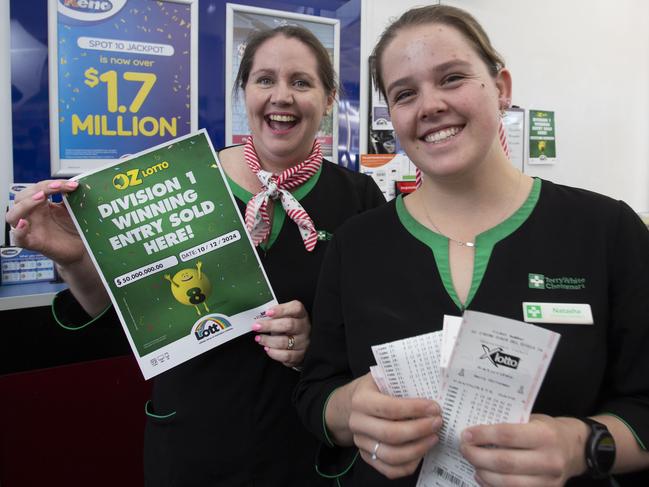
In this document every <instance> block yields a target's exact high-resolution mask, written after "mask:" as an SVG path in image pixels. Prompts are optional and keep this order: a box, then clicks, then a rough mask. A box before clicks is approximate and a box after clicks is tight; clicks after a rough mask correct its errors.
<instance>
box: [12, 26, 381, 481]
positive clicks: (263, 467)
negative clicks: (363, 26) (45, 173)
mask: <svg viewBox="0 0 649 487" xmlns="http://www.w3.org/2000/svg"><path fill="white" fill-rule="evenodd" d="M237 84H238V86H239V87H240V88H242V89H243V93H244V97H245V104H246V110H247V115H248V120H249V124H250V127H251V131H252V137H250V138H249V139H248V141H247V142H246V144H245V145H242V146H234V147H228V148H225V149H223V150H221V151H220V152H219V159H220V161H221V163H222V167H223V169H224V171H225V173H226V175H227V176H228V178H229V183H230V186H231V188H232V191H233V193H234V195H235V198H236V201H237V204H238V206H239V209H240V211H241V214H242V215H244V216H245V220H246V226H247V227H248V229H249V232H250V234H251V237H252V238H253V242H254V243H255V244H256V245H257V248H258V253H259V257H260V259H261V261H262V264H263V266H264V268H265V271H266V273H267V275H268V277H269V280H270V282H271V284H272V286H273V289H274V291H275V294H276V296H277V299H278V301H279V302H280V303H281V304H279V305H277V306H275V307H273V308H271V309H269V310H267V313H266V314H267V316H268V317H269V319H266V320H259V321H258V322H256V323H251V330H252V331H253V332H254V336H251V335H244V336H242V337H239V338H237V339H234V340H231V341H230V342H227V343H225V344H223V345H221V346H219V347H217V348H215V349H214V350H212V351H210V352H207V353H205V354H203V355H201V356H199V357H196V358H194V359H192V360H190V361H189V362H186V363H184V364H182V365H179V366H178V367H176V368H174V369H172V370H170V371H168V372H165V373H163V374H161V375H160V376H158V377H156V379H155V381H154V391H153V397H152V399H151V401H149V403H147V406H146V412H147V416H148V421H147V428H146V437H145V476H146V483H147V485H152V486H206V485H227V486H253V485H268V486H291V485H294V486H296V487H297V486H300V487H302V486H305V485H318V484H319V483H320V482H323V480H322V479H320V478H318V477H317V475H316V474H315V471H314V467H313V460H314V455H315V446H316V445H315V439H313V438H311V437H310V435H309V434H308V433H307V432H306V430H305V429H304V428H303V427H302V425H301V424H300V422H299V420H298V418H297V415H296V413H295V411H294V409H293V407H292V405H291V400H290V397H291V392H292V389H293V387H294V385H295V384H296V382H297V379H298V376H299V372H298V371H296V370H294V368H295V367H297V366H299V365H301V362H302V358H303V356H304V353H305V351H306V349H307V348H308V346H309V336H310V313H311V304H312V301H313V298H314V294H315V286H316V281H317V278H318V275H319V272H320V266H321V262H322V259H323V256H324V252H325V250H326V248H327V245H328V240H329V239H330V238H331V235H332V234H333V233H334V232H335V231H336V229H337V228H338V226H339V225H340V224H342V223H343V222H344V221H345V220H347V219H348V218H349V217H351V216H353V215H355V214H358V213H361V212H363V211H364V210H366V209H368V208H371V207H375V206H378V205H380V204H381V203H382V202H383V201H384V200H383V196H382V194H381V192H380V191H379V189H378V187H377V186H376V185H375V184H374V182H373V181H372V180H371V179H370V178H369V177H367V176H364V175H360V174H357V173H354V172H352V171H349V170H346V169H344V168H341V167H339V166H337V165H336V164H333V163H331V162H329V161H326V160H324V159H323V158H322V153H321V151H320V147H319V144H318V142H317V141H316V140H315V139H316V134H317V132H318V128H319V126H320V122H321V120H322V118H323V116H324V114H325V113H326V112H327V111H328V110H330V109H331V107H332V105H333V103H334V101H335V96H336V91H337V86H336V81H335V74H334V70H333V67H332V65H331V61H330V59H329V56H328V53H327V51H326V50H325V48H324V47H323V46H322V45H321V44H320V42H319V41H318V40H317V38H316V37H315V36H313V34H311V33H310V32H309V31H308V30H305V29H303V28H300V27H293V26H285V27H279V28H277V29H274V30H269V31H264V32H261V33H258V34H256V35H254V36H253V37H252V38H251V39H249V41H248V43H247V47H246V51H245V53H244V56H243V58H242V62H241V67H240V70H239V74H238V76H237ZM75 189H76V183H74V182H69V181H68V182H66V181H61V180H55V181H52V180H50V181H42V182H40V183H38V184H36V185H35V186H34V187H33V188H30V189H29V190H25V191H23V192H22V193H21V195H20V198H19V199H18V201H17V202H16V205H15V206H14V207H13V208H12V209H11V211H10V212H9V213H8V214H7V221H8V222H9V223H10V224H11V225H12V226H13V228H14V230H13V232H14V236H15V238H16V240H17V242H18V244H19V245H22V246H24V247H28V248H32V249H35V250H38V251H40V252H42V253H43V254H45V255H47V256H49V257H50V258H52V259H53V260H55V261H56V263H57V267H58V269H59V272H60V274H61V276H63V277H64V279H65V280H66V282H67V283H68V284H69V286H70V291H66V292H64V293H62V295H60V296H59V297H58V298H57V299H56V301H55V306H56V312H57V315H58V316H63V317H67V319H66V321H67V322H69V323H77V324H78V323H81V322H83V321H84V320H86V321H88V320H90V319H97V320H107V321H112V322H115V326H118V325H117V323H118V320H117V318H116V316H115V315H114V313H113V312H112V311H107V312H106V313H104V314H103V315H101V313H102V311H103V310H104V309H105V308H106V306H107V304H108V297H107V296H106V293H105V291H104V289H103V286H102V284H101V282H100V280H99V278H98V276H97V274H96V272H95V271H94V268H93V266H92V263H91V261H90V259H89V256H88V254H87V253H86V252H85V250H84V247H83V244H82V242H81V240H80V239H79V236H78V235H77V234H76V231H75V229H74V226H73V225H72V223H71V221H70V219H69V217H68V214H67V212H66V210H65V208H62V207H61V206H60V205H56V204H53V203H50V202H49V201H48V197H49V196H50V195H52V194H55V193H66V192H70V191H74V190H75ZM77 302H78V303H79V304H80V305H81V306H82V307H83V309H84V310H85V313H83V314H82V313H81V312H79V304H77ZM99 315H101V316H99ZM91 326H92V325H91Z"/></svg>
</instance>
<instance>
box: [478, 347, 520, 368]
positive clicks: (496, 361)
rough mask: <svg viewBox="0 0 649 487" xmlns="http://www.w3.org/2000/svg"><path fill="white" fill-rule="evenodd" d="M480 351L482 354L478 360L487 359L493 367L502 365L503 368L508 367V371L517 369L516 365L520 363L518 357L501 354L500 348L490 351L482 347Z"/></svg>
mask: <svg viewBox="0 0 649 487" xmlns="http://www.w3.org/2000/svg"><path fill="white" fill-rule="evenodd" d="M482 350H484V353H483V354H482V356H481V357H480V358H481V359H485V358H488V359H489V362H491V363H492V364H493V365H494V366H495V367H498V366H499V365H502V366H504V367H509V368H510V369H517V368H518V364H519V362H520V361H521V359H520V358H519V357H516V356H514V355H510V354H508V353H505V352H503V349H502V347H496V348H495V349H493V350H491V349H490V348H489V347H488V346H486V345H482Z"/></svg>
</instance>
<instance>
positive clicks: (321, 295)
mask: <svg viewBox="0 0 649 487" xmlns="http://www.w3.org/2000/svg"><path fill="white" fill-rule="evenodd" d="M374 59H375V65H374V76H375V80H376V82H377V86H378V87H379V89H380V90H381V91H382V93H383V94H384V96H385V98H386V100H387V103H388V106H389V109H390V115H391V119H392V123H393V125H394V128H395V132H396V135H397V137H398V139H399V142H400V144H401V146H402V147H403V148H404V150H405V151H406V153H407V155H408V156H409V158H410V159H411V160H412V161H413V162H414V163H415V164H416V165H417V167H418V168H419V169H420V171H421V172H422V175H423V183H422V185H421V187H420V188H419V189H417V191H415V192H414V193H411V194H409V195H407V196H405V197H404V196H399V197H398V198H396V199H395V200H393V201H392V202H390V203H389V204H387V205H384V206H382V207H381V208H377V209H375V210H372V211H369V212H367V213H365V214H363V215H361V216H359V217H357V218H355V219H353V220H351V221H350V222H348V223H346V224H345V225H344V226H343V227H342V228H341V229H340V230H339V231H338V232H336V235H335V237H334V239H333V241H332V243H331V245H330V247H329V250H328V253H327V257H326V259H325V263H324V266H323V271H322V273H321V276H320V282H319V287H318V293H317V296H316V301H315V305H314V323H313V329H312V335H311V345H310V347H309V350H308V352H307V355H306V359H305V364H304V372H303V375H302V378H301V380H300V383H299V385H298V388H297V390H296V394H295V400H296V404H297V407H298V410H299V412H300V414H301V416H302V419H303V420H304V421H305V424H306V425H307V426H308V428H309V429H310V430H311V431H312V432H313V433H314V434H316V435H317V436H318V437H319V438H320V440H321V442H322V444H323V445H322V447H321V451H320V460H319V463H318V466H319V470H320V471H321V472H323V473H325V474H327V475H329V476H330V477H333V478H337V479H338V482H339V484H340V485H354V486H367V485H372V486H383V485H386V486H387V485H399V486H414V485H415V484H416V483H417V479H418V476H417V475H418V472H419V469H420V466H421V460H422V458H423V457H424V455H426V453H427V452H429V451H433V452H434V451H435V449H436V448H440V445H439V434H440V429H441V428H442V424H443V420H442V416H443V413H444V411H443V404H439V403H438V402H436V401H434V400H429V399H421V398H398V397H392V396H390V395H387V394H382V393H381V392H379V388H378V387H377V385H375V382H374V380H373V378H372V377H371V376H370V374H369V373H368V370H369V368H370V367H371V366H373V365H374V363H375V362H374V357H373V355H372V350H371V347H372V346H376V345H380V344H385V343H387V342H393V341H395V340H399V339H402V338H406V337H416V336H419V335H422V334H424V333H428V332H432V331H435V330H440V329H441V326H442V321H443V317H444V316H445V315H449V316H459V315H462V314H463V312H464V311H465V310H470V311H479V312H483V313H489V314H491V315H499V316H501V317H505V318H510V319H513V320H517V321H519V322H520V321H528V322H534V324H535V325H536V326H540V327H542V328H546V329H547V330H551V331H554V332H556V333H558V334H560V335H561V338H560V340H559V342H558V346H557V348H556V352H555V355H554V358H553V360H552V362H551V363H550V366H549V369H548V372H547V375H546V376H545V380H544V382H543V383H542V385H541V388H540V392H539V394H538V397H537V400H536V403H535V405H534V408H533V411H532V412H533V413H534V414H532V415H531V419H530V421H529V422H528V423H525V424H503V423H500V424H490V425H487V424H482V425H473V426H470V427H467V428H466V429H464V430H463V431H462V432H461V434H458V438H457V442H458V443H457V450H458V451H459V454H460V455H461V458H463V459H464V460H466V461H467V462H468V464H469V467H470V468H469V469H468V470H465V471H464V472H460V473H462V475H468V480H466V481H465V480H462V479H461V478H460V477H459V476H457V475H453V474H452V473H449V472H443V471H441V470H440V471H439V472H437V473H438V476H437V477H436V478H435V479H434V482H433V483H430V482H429V481H430V478H426V479H423V478H422V479H420V481H421V483H420V484H419V485H422V486H425V485H480V486H506V485H510V486H514V485H516V486H544V487H545V486H558V485H564V484H567V485H609V482H610V481H611V476H612V475H613V476H615V477H616V478H617V480H618V482H619V483H620V485H649V480H648V476H647V473H648V472H647V471H646V469H647V468H649V452H647V448H648V447H649V421H648V420H647V418H649V378H648V377H647V374H646V372H645V371H646V370H648V369H649V323H648V321H647V320H648V317H649V232H647V229H646V227H645V226H644V225H643V224H642V222H641V221H640V219H639V218H638V217H637V215H636V214H635V213H634V212H633V211H632V210H631V209H630V208H629V207H628V206H627V205H626V204H625V203H623V202H621V201H615V200H612V199H610V198H607V197H604V196H602V195H598V194H595V193H591V192H589V191H585V190H581V189H577V188H571V187H567V186H562V185H558V184H554V183H552V182H549V181H546V180H541V179H533V178H531V177H528V176H526V175H524V174H522V173H521V172H520V171H518V170H517V169H515V168H514V167H513V165H512V164H511V163H510V162H509V160H508V159H507V156H506V155H505V153H504V151H503V148H502V146H501V144H500V142H499V139H498V126H499V119H500V116H501V112H502V111H503V110H504V109H506V108H507V107H508V106H509V105H510V99H511V93H512V76H511V74H510V72H509V71H508V70H507V69H506V68H505V63H504V61H503V60H502V58H501V57H500V55H499V54H498V53H497V52H496V51H495V49H494V48H493V47H492V45H491V43H490V41H489V39H488V37H487V35H486V34H485V32H484V31H483V29H482V27H481V26H480V25H479V24H478V23H477V21H476V20H475V19H474V18H473V17H472V16H471V15H470V14H468V13H467V12H465V11H463V10H460V9H457V8H453V7H449V6H445V5H434V6H427V7H422V8H416V9H412V10H409V11H408V12H406V13H404V14H403V15H402V16H401V17H400V18H399V19H398V20H396V21H395V22H394V23H393V24H392V25H390V26H389V27H388V28H387V29H386V31H385V32H384V33H383V35H382V37H381V38H380V40H379V42H378V44H377V46H376V47H375V50H374ZM386 256H394V259H395V262H393V263H392V264H391V265H377V263H378V262H382V261H384V260H385V258H386ZM524 304H527V305H529V307H528V308H525V307H524ZM548 307H549V309H557V310H559V311H562V310H563V311H565V314H566V315H567V314H571V313H573V314H574V313H581V314H582V316H583V317H584V319H583V320H582V321H581V322H580V323H575V322H574V316H573V317H571V319H567V318H566V319H560V317H559V318H557V317H556V316H553V317H551V318H552V319H544V316H545V315H544V313H543V311H544V310H546V309H548ZM559 314H560V313H559ZM588 316H590V317H591V319H587V317H588ZM521 326H525V325H524V324H523V325H521ZM483 352H484V353H483ZM480 354H483V356H484V357H485V361H486V360H492V361H493V362H494V363H495V364H497V365H499V366H500V367H501V370H506V367H505V365H507V366H508V367H510V368H514V367H515V366H517V365H518V358H517V357H516V356H513V355H506V353H505V352H502V353H501V351H500V350H497V349H493V350H492V349H489V350H484V351H483V350H480ZM478 358H479V357H478ZM503 373H504V372H503ZM452 426H453V425H450V426H449V427H452ZM628 473H634V474H635V477H630V476H628V475H625V474H628ZM435 482H438V483H435ZM634 482H635V483H634ZM643 482H644V483H643Z"/></svg>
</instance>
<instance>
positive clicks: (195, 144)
mask: <svg viewBox="0 0 649 487" xmlns="http://www.w3.org/2000/svg"><path fill="white" fill-rule="evenodd" d="M74 179H75V180H77V181H78V182H79V188H78V189H77V190H76V191H74V192H73V193H71V194H70V195H69V196H68V197H67V198H65V204H66V206H67V207H68V210H69V211H70V213H71V215H72V218H73V220H74V222H75V224H76V226H77V229H78V231H79V233H80V234H81V236H82V237H83V241H84V243H85V245H86V248H87V249H88V251H89V253H90V256H91V257H92V260H93V262H94V264H95V266H96V267H97V270H98V271H99V274H100V276H101V278H102V280H103V283H104V285H105V286H106V289H107V290H108V293H109V295H110V298H111V300H112V303H113V306H114V307H115V310H116V311H117V314H118V316H119V318H120V320H121V322H122V326H123V328H124V330H125V332H126V336H127V338H128V340H129V342H130V344H131V348H132V349H133V352H134V353H135V356H136V358H137V360H138V363H139V365H140V368H141V370H142V373H143V375H144V377H145V378H146V379H149V378H151V377H153V376H155V375H158V374H160V373H161V372H164V371H166V370H169V369H170V368H172V367H174V366H176V365H178V364H180V363H182V362H184V361H186V360H189V359H190V358H192V357H195V356H196V355H199V354H201V353H203V352H205V351H207V350H210V349H213V348H214V347H217V346H218V345H221V344H222V343H224V342H226V341H229V340H231V339H233V338H235V337H237V336H240V335H242V334H244V333H247V332H248V331H250V326H251V324H252V323H253V321H254V320H256V319H259V318H261V317H263V315H264V310H265V309H266V308H268V307H269V306H271V305H273V304H275V303H276V300H275V296H274V294H273V291H272V289H271V287H270V284H269V282H268V279H267V277H266V274H265V272H264V269H263V267H262V266H261V263H260V261H259V258H258V257H257V253H256V252H255V249H254V247H253V245H252V243H251V241H250V238H249V237H248V234H247V232H246V230H245V227H244V223H243V221H242V219H241V216H240V214H239V211H238V209H237V206H236V203H235V200H234V198H233V196H232V193H231V192H230V189H229V187H228V186H227V184H226V182H225V177H224V174H223V172H222V170H221V168H220V165H219V163H218V159H217V157H216V154H215V152H214V149H213V148H212V145H211V142H210V140H209V138H208V136H207V134H206V132H205V131H200V132H197V133H194V134H190V135H187V136H184V137H180V138H178V139H175V140H173V141H170V142H168V143H165V144H164V145H160V146H157V147H154V148H152V149H149V150H146V151H144V152H141V153H139V154H136V155H135V156H133V157H130V158H128V159H124V160H122V161H120V162H118V163H115V164H112V165H109V166H105V167H103V168H101V169H97V170H95V171H92V172H88V173H85V174H83V175H80V176H78V177H76V178H74Z"/></svg>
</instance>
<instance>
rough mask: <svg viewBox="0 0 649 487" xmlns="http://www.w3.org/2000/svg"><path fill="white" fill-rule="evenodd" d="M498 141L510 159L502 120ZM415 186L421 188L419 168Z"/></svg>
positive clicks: (416, 173)
mask: <svg viewBox="0 0 649 487" xmlns="http://www.w3.org/2000/svg"><path fill="white" fill-rule="evenodd" d="M498 140H500V145H501V146H502V147H503V150H504V151H505V155H506V156H507V159H509V158H510V157H509V144H508V143H507V132H506V131H505V124H504V123H503V121H502V119H500V124H498ZM415 185H416V186H417V188H418V187H420V186H421V171H420V170H419V168H417V169H416V172H415Z"/></svg>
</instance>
